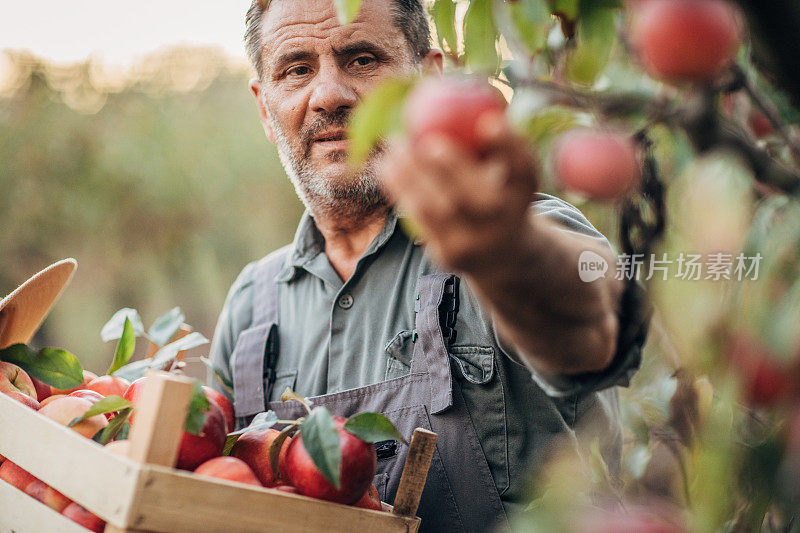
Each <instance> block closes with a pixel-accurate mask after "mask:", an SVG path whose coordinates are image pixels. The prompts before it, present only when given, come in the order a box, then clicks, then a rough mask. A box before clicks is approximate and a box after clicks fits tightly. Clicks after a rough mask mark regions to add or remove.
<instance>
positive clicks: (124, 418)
mask: <svg viewBox="0 0 800 533" xmlns="http://www.w3.org/2000/svg"><path fill="white" fill-rule="evenodd" d="M98 403H99V402H98ZM131 412H133V408H132V407H127V408H125V409H123V410H122V411H120V412H119V413H117V414H116V416H114V417H113V418H112V419H111V420H109V421H108V425H107V426H106V427H104V428H103V429H101V430H100V431H98V432H97V433H95V434H94V436H93V437H92V440H93V441H95V442H99V443H100V444H102V445H103V446H105V445H106V444H108V443H109V442H111V441H112V440H114V439H116V438H117V437H124V438H127V435H128V430H129V428H130V424H128V417H130V416H131Z"/></svg>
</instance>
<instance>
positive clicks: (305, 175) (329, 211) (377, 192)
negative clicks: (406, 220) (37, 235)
mask: <svg viewBox="0 0 800 533" xmlns="http://www.w3.org/2000/svg"><path fill="white" fill-rule="evenodd" d="M270 123H271V125H272V129H273V131H274V132H275V136H276V138H277V141H278V142H277V143H276V144H277V148H278V156H279V157H280V160H281V163H282V164H283V168H284V170H286V174H287V175H288V176H289V179H290V180H291V182H292V185H294V189H295V192H296V193H297V196H298V197H299V198H300V200H301V201H302V202H303V204H304V205H305V206H306V208H307V209H308V210H309V211H310V212H311V214H312V215H313V216H315V217H320V216H322V217H326V218H333V219H335V220H342V221H344V220H353V219H354V218H357V217H364V216H367V215H371V214H373V213H375V212H377V211H378V210H380V209H383V208H385V207H386V206H387V205H389V201H388V199H387V198H386V195H385V194H384V193H383V191H382V190H381V187H380V180H379V177H378V168H379V160H380V154H381V153H382V151H383V149H382V147H379V148H378V149H376V150H374V151H373V153H372V154H370V157H369V158H368V160H367V163H366V164H365V165H364V166H363V168H362V169H361V170H360V171H359V172H358V173H357V174H355V175H353V176H350V177H348V179H346V180H343V181H344V182H343V183H337V182H335V181H334V180H331V179H326V178H325V176H322V175H321V173H320V172H319V171H317V170H316V169H314V166H313V165H312V164H311V163H310V161H309V158H310V152H311V148H310V146H309V147H308V148H307V149H306V150H305V151H304V153H302V154H300V153H298V152H299V151H300V150H293V149H292V147H291V146H290V144H289V141H288V139H287V138H286V135H285V134H284V132H283V130H282V129H281V127H280V126H279V125H278V123H277V122H276V121H275V120H274V119H273V118H272V117H271V116H270ZM331 157H332V161H334V162H341V161H345V159H346V157H347V156H346V155H345V154H343V153H335V154H332V155H331Z"/></svg>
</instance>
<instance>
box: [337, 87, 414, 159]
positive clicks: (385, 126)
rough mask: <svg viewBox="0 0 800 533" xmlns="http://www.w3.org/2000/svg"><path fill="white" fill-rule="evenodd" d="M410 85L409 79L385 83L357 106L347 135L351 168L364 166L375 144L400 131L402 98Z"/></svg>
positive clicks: (403, 99)
mask: <svg viewBox="0 0 800 533" xmlns="http://www.w3.org/2000/svg"><path fill="white" fill-rule="evenodd" d="M412 86H413V81H412V80H411V79H408V78H399V79H390V80H386V81H384V82H382V83H381V84H380V85H378V87H376V88H375V90H373V91H371V92H370V93H369V94H368V95H367V96H366V97H364V99H363V100H362V101H361V102H360V103H359V104H358V106H357V107H356V109H355V111H354V112H353V117H352V120H351V121H350V127H349V132H348V134H349V138H350V143H351V151H350V164H351V165H355V166H358V165H361V164H363V163H364V162H365V161H366V160H367V157H368V156H369V154H370V152H371V151H372V149H373V147H374V146H375V145H376V144H377V143H378V142H380V141H382V140H383V139H385V138H386V137H387V136H389V135H390V134H392V133H396V132H399V131H401V130H402V128H403V109H404V105H405V98H406V95H407V94H408V92H409V90H410V89H411V87H412Z"/></svg>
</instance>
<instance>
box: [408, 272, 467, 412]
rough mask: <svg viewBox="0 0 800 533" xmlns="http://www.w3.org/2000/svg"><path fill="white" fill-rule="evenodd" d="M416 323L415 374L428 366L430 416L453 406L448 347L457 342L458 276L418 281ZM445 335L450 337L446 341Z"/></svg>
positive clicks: (427, 278) (424, 278)
mask: <svg viewBox="0 0 800 533" xmlns="http://www.w3.org/2000/svg"><path fill="white" fill-rule="evenodd" d="M418 291H419V292H418V295H419V296H418V306H417V307H418V308H417V324H416V330H415V340H416V342H415V344H414V357H413V359H412V360H411V366H412V372H414V371H418V370H421V366H422V365H425V366H427V372H428V375H429V376H430V384H431V406H430V408H431V413H432V414H436V413H441V412H442V411H445V410H446V409H448V408H449V407H451V406H452V405H453V376H452V373H451V369H450V356H449V354H448V352H447V345H448V344H450V343H451V342H453V341H454V340H455V335H456V331H455V317H456V314H457V313H458V277H456V276H454V275H453V274H446V273H436V274H429V275H427V276H422V277H421V278H419V286H418ZM445 335H446V337H447V338H445Z"/></svg>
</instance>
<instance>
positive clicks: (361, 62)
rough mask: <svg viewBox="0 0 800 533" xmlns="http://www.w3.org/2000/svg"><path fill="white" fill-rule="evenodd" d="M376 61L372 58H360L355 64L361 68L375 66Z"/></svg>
mask: <svg viewBox="0 0 800 533" xmlns="http://www.w3.org/2000/svg"><path fill="white" fill-rule="evenodd" d="M375 61H376V59H375V58H374V57H372V56H359V57H357V58H356V59H355V60H354V61H353V64H354V65H356V66H359V67H366V66H369V65H371V64H373V63H374V62H375Z"/></svg>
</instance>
